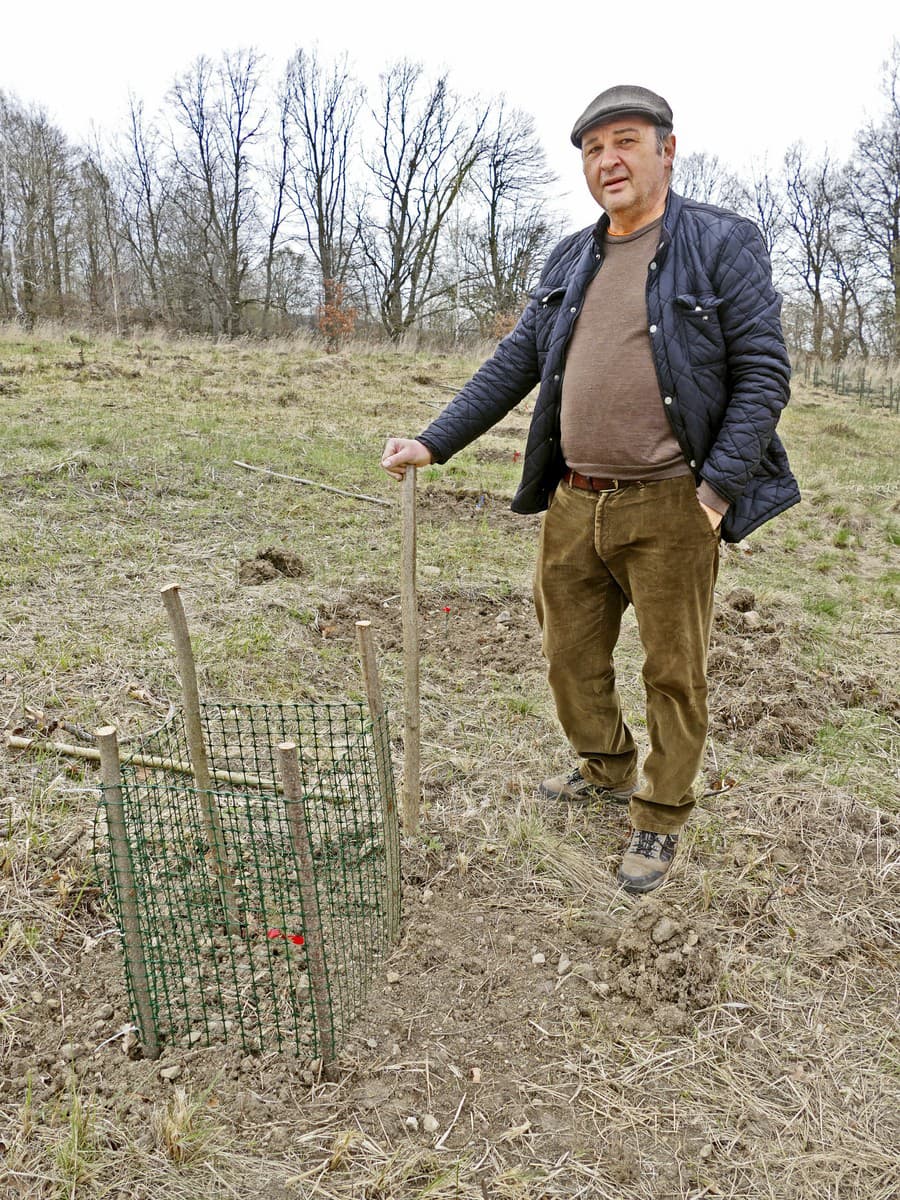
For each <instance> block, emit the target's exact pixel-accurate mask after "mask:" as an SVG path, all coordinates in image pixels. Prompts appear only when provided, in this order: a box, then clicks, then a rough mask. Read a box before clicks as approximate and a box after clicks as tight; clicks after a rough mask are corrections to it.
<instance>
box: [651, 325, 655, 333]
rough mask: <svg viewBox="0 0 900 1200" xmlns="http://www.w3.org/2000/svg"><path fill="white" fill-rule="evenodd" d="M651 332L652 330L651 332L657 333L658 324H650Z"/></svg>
mask: <svg viewBox="0 0 900 1200" xmlns="http://www.w3.org/2000/svg"><path fill="white" fill-rule="evenodd" d="M650 332H651V333H656V326H655V325H651V326H650Z"/></svg>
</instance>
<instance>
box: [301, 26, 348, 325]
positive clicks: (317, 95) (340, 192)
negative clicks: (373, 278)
mask: <svg viewBox="0 0 900 1200" xmlns="http://www.w3.org/2000/svg"><path fill="white" fill-rule="evenodd" d="M284 94H285V97H286V119H287V127H288V131H289V139H290V147H291V153H290V157H289V162H288V181H289V189H290V194H291V198H292V200H293V203H294V206H295V208H296V210H297V212H298V213H299V214H300V217H301V220H302V222H303V226H304V230H305V239H304V240H305V241H306V244H307V245H308V246H309V249H310V252H311V254H312V256H313V259H314V260H315V262H316V263H318V266H319V272H320V275H321V288H322V293H321V303H322V305H323V307H326V308H331V307H333V306H334V304H335V301H336V298H337V296H338V294H339V293H340V294H341V295H342V294H343V290H344V288H345V286H346V284H347V281H348V279H349V275H350V266H351V261H352V256H353V250H354V243H355V241H356V237H357V233H358V227H357V224H356V221H355V215H354V213H353V212H352V210H351V206H350V190H349V189H350V182H349V170H348V168H349V162H350V155H351V145H352V139H353V136H354V129H355V125H356V119H357V116H358V113H359V109H360V105H361V104H362V98H363V94H362V90H361V88H360V87H359V85H358V84H357V83H356V82H355V81H354V80H353V78H352V76H351V75H350V72H349V69H348V66H347V58H346V56H344V57H343V58H342V59H339V60H337V61H336V62H334V63H333V64H331V65H330V66H326V65H325V64H323V63H321V62H320V61H319V59H318V56H317V55H316V54H315V53H309V52H307V51H306V50H302V49H301V50H298V51H297V52H296V54H294V56H293V57H292V58H291V60H290V62H289V63H288V66H287V70H286V72H285V79H284Z"/></svg>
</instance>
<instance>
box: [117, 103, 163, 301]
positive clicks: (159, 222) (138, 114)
mask: <svg viewBox="0 0 900 1200" xmlns="http://www.w3.org/2000/svg"><path fill="white" fill-rule="evenodd" d="M162 157H163V142H162V137H161V135H160V133H159V131H158V129H157V128H156V126H155V125H149V126H148V125H147V123H146V121H145V118H144V110H143V105H142V104H141V103H140V101H138V100H136V99H135V98H134V97H132V98H131V104H130V109H129V122H128V133H127V136H126V138H125V139H124V145H123V148H122V149H121V150H120V152H119V154H118V156H117V176H118V193H119V206H120V212H121V217H120V222H121V226H122V230H123V235H124V237H125V239H126V241H127V242H128V245H129V248H130V250H131V254H132V256H133V259H134V261H135V264H136V267H137V270H138V272H139V274H140V278H141V282H142V284H143V285H144V286H145V287H146V293H145V297H144V298H145V301H146V308H147V309H148V310H149V315H150V316H151V317H152V318H153V319H159V318H162V319H164V320H169V321H171V320H173V319H174V308H173V302H172V296H171V287H170V281H169V278H168V271H167V264H166V259H165V241H166V226H167V223H168V222H169V220H170V218H171V213H172V200H171V194H172V189H173V183H172V180H171V178H170V175H169V172H168V170H167V168H166V166H165V165H164V164H163V161H162Z"/></svg>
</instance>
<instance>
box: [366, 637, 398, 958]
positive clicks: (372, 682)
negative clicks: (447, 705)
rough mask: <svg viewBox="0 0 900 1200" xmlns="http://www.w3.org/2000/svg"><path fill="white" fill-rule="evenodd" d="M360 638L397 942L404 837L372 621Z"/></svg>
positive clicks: (390, 932)
mask: <svg viewBox="0 0 900 1200" xmlns="http://www.w3.org/2000/svg"><path fill="white" fill-rule="evenodd" d="M356 638H357V642H358V644H359V662H360V667H361V669H362V677H363V684H364V685H365V689H366V697H367V699H368V702H369V715H370V716H371V718H372V731H373V734H374V743H375V770H376V773H377V776H378V790H379V792H380V794H381V812H382V820H383V826H384V859H385V869H386V871H387V886H388V914H387V915H388V936H389V937H390V939H391V941H392V942H394V941H396V940H397V935H398V933H399V932H400V854H399V845H400V835H399V829H398V825H397V800H396V797H395V795H394V779H393V774H392V772H391V760H390V747H389V746H388V744H387V714H386V713H385V709H384V701H383V700H382V696H381V680H380V678H379V676H378V663H377V662H376V661H375V647H374V644H373V642H372V622H371V621H357V622H356Z"/></svg>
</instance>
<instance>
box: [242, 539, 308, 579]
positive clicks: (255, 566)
mask: <svg viewBox="0 0 900 1200" xmlns="http://www.w3.org/2000/svg"><path fill="white" fill-rule="evenodd" d="M305 574H306V564H305V563H304V561H303V559H302V558H301V557H300V555H299V554H294V553H293V552H292V551H290V550H283V549H280V548H279V547H277V546H270V547H269V548H268V549H267V550H258V551H257V552H256V557H255V558H244V559H241V562H240V564H239V566H238V582H239V583H242V584H244V585H246V586H255V585H257V584H260V583H270V582H271V581H272V580H273V579H297V578H299V577H300V576H301V575H305Z"/></svg>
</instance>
